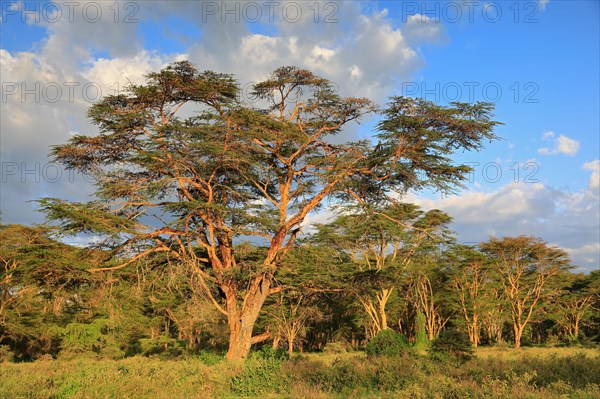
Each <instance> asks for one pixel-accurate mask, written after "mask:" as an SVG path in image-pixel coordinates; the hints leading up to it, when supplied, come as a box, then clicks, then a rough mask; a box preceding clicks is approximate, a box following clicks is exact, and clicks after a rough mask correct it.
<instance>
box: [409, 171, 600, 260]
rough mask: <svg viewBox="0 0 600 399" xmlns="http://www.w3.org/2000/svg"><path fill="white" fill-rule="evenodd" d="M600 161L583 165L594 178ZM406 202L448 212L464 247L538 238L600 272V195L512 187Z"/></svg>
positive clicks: (537, 186) (412, 198)
mask: <svg viewBox="0 0 600 399" xmlns="http://www.w3.org/2000/svg"><path fill="white" fill-rule="evenodd" d="M597 161H598V160H596V161H593V162H589V163H586V164H585V165H584V168H585V169H588V170H592V175H594V173H595V171H596V170H598V169H599V168H600V161H599V162H597ZM596 182H597V181H596ZM590 186H592V182H591V181H590ZM405 200H406V201H409V202H415V203H417V204H419V205H420V206H422V207H423V208H424V209H441V210H443V211H445V212H447V213H449V214H450V215H451V216H452V217H453V218H454V221H453V225H452V227H453V229H454V230H455V231H456V232H457V233H458V237H459V240H460V241H461V242H466V243H477V242H481V241H485V240H487V239H488V237H489V236H497V237H504V236H518V235H534V236H537V237H541V238H542V239H544V240H546V241H548V242H549V243H550V244H552V245H557V246H559V247H561V248H564V249H565V250H567V252H568V253H569V254H570V256H571V259H572V261H573V264H575V265H577V266H579V267H580V268H581V269H580V270H582V271H591V270H595V269H597V268H599V267H600V251H598V250H596V248H598V243H599V242H600V192H599V191H598V190H589V189H584V190H582V191H580V192H575V193H573V192H566V191H561V190H557V189H554V188H552V187H547V186H544V185H542V184H540V183H536V184H524V183H510V184H507V185H505V186H502V187H500V188H499V189H498V190H496V191H492V192H482V191H470V192H465V193H462V194H460V195H454V196H448V197H445V198H439V199H434V200H432V199H424V198H421V197H419V196H416V195H409V196H408V197H407V198H406V199H405Z"/></svg>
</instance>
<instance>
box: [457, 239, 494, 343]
mask: <svg viewBox="0 0 600 399" xmlns="http://www.w3.org/2000/svg"><path fill="white" fill-rule="evenodd" d="M450 256H451V260H450V261H451V263H453V264H454V265H453V269H454V270H453V276H452V288H453V289H454V291H455V293H456V296H457V298H458V305H459V309H460V312H461V314H462V316H463V318H464V320H465V324H466V326H467V332H468V333H469V341H471V344H472V345H473V347H477V345H479V332H480V330H481V318H482V314H483V312H484V311H485V310H486V308H489V305H490V299H491V298H490V295H489V290H487V288H488V284H489V283H490V275H489V271H488V265H487V264H486V260H485V257H484V256H483V254H481V253H480V252H478V251H476V250H475V249H474V248H472V247H469V246H466V245H457V246H456V247H455V248H453V250H452V253H451V254H450Z"/></svg>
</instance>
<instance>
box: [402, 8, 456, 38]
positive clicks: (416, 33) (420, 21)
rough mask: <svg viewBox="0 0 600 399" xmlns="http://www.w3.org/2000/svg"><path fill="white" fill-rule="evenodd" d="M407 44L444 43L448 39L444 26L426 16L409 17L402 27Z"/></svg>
mask: <svg viewBox="0 0 600 399" xmlns="http://www.w3.org/2000/svg"><path fill="white" fill-rule="evenodd" d="M402 31H403V33H404V35H405V36H406V40H407V41H408V42H409V43H445V42H446V41H447V40H448V38H447V36H446V32H445V29H444V25H443V24H442V23H441V22H440V21H439V20H438V21H436V20H434V19H433V18H430V17H428V16H427V15H422V14H414V15H410V16H409V17H408V19H407V21H406V23H405V24H404V26H403V27H402Z"/></svg>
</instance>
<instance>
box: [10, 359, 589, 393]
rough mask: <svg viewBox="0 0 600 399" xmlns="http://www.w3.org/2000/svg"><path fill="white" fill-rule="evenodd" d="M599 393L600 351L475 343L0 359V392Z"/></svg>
mask: <svg viewBox="0 0 600 399" xmlns="http://www.w3.org/2000/svg"><path fill="white" fill-rule="evenodd" d="M237 397H248V398H256V397H260V398H265V399H268V398H348V397H353V398H460V399H463V398H507V399H508V398H544V399H545V398H590V399H592V398H593V399H597V398H600V352H599V351H598V350H597V349H572V348H524V349H521V350H518V351H516V350H513V349H508V348H481V349H478V350H477V351H476V357H475V358H474V359H472V360H470V361H468V362H466V363H463V364H458V363H456V362H455V361H453V360H449V359H446V360H444V359H432V358H430V357H423V356H414V355H413V356H403V357H394V358H386V357H380V358H372V359H367V358H366V356H365V355H364V354H363V353H361V352H356V353H344V354H308V355H305V356H301V357H297V358H294V359H291V360H278V359H276V358H269V357H267V358H264V357H258V356H257V357H254V358H252V359H250V360H248V361H247V362H245V363H231V362H225V361H222V360H217V359H215V358H214V357H207V356H204V357H199V358H190V359H185V360H160V359H154V358H146V357H132V358H127V359H123V360H97V359H79V360H68V361H67V360H47V361H36V362H32V363H4V364H1V365H0V398H6V399H16V398H123V399H125V398H156V399H161V398H202V399H207V398H237Z"/></svg>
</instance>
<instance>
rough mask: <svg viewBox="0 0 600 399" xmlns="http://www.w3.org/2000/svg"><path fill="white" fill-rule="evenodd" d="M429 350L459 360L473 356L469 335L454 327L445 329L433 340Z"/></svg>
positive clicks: (434, 353)
mask: <svg viewBox="0 0 600 399" xmlns="http://www.w3.org/2000/svg"><path fill="white" fill-rule="evenodd" d="M429 350H430V352H431V353H432V354H433V355H434V356H435V355H438V356H439V355H442V356H444V355H446V356H450V357H451V358H453V359H457V360H459V361H461V362H463V361H467V360H469V359H471V358H472V357H473V348H472V347H471V341H469V335H468V334H467V333H465V332H463V331H458V330H456V329H447V330H444V331H442V333H441V334H440V335H439V336H438V337H437V338H436V339H434V340H433V342H432V343H431V348H430V349H429Z"/></svg>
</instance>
